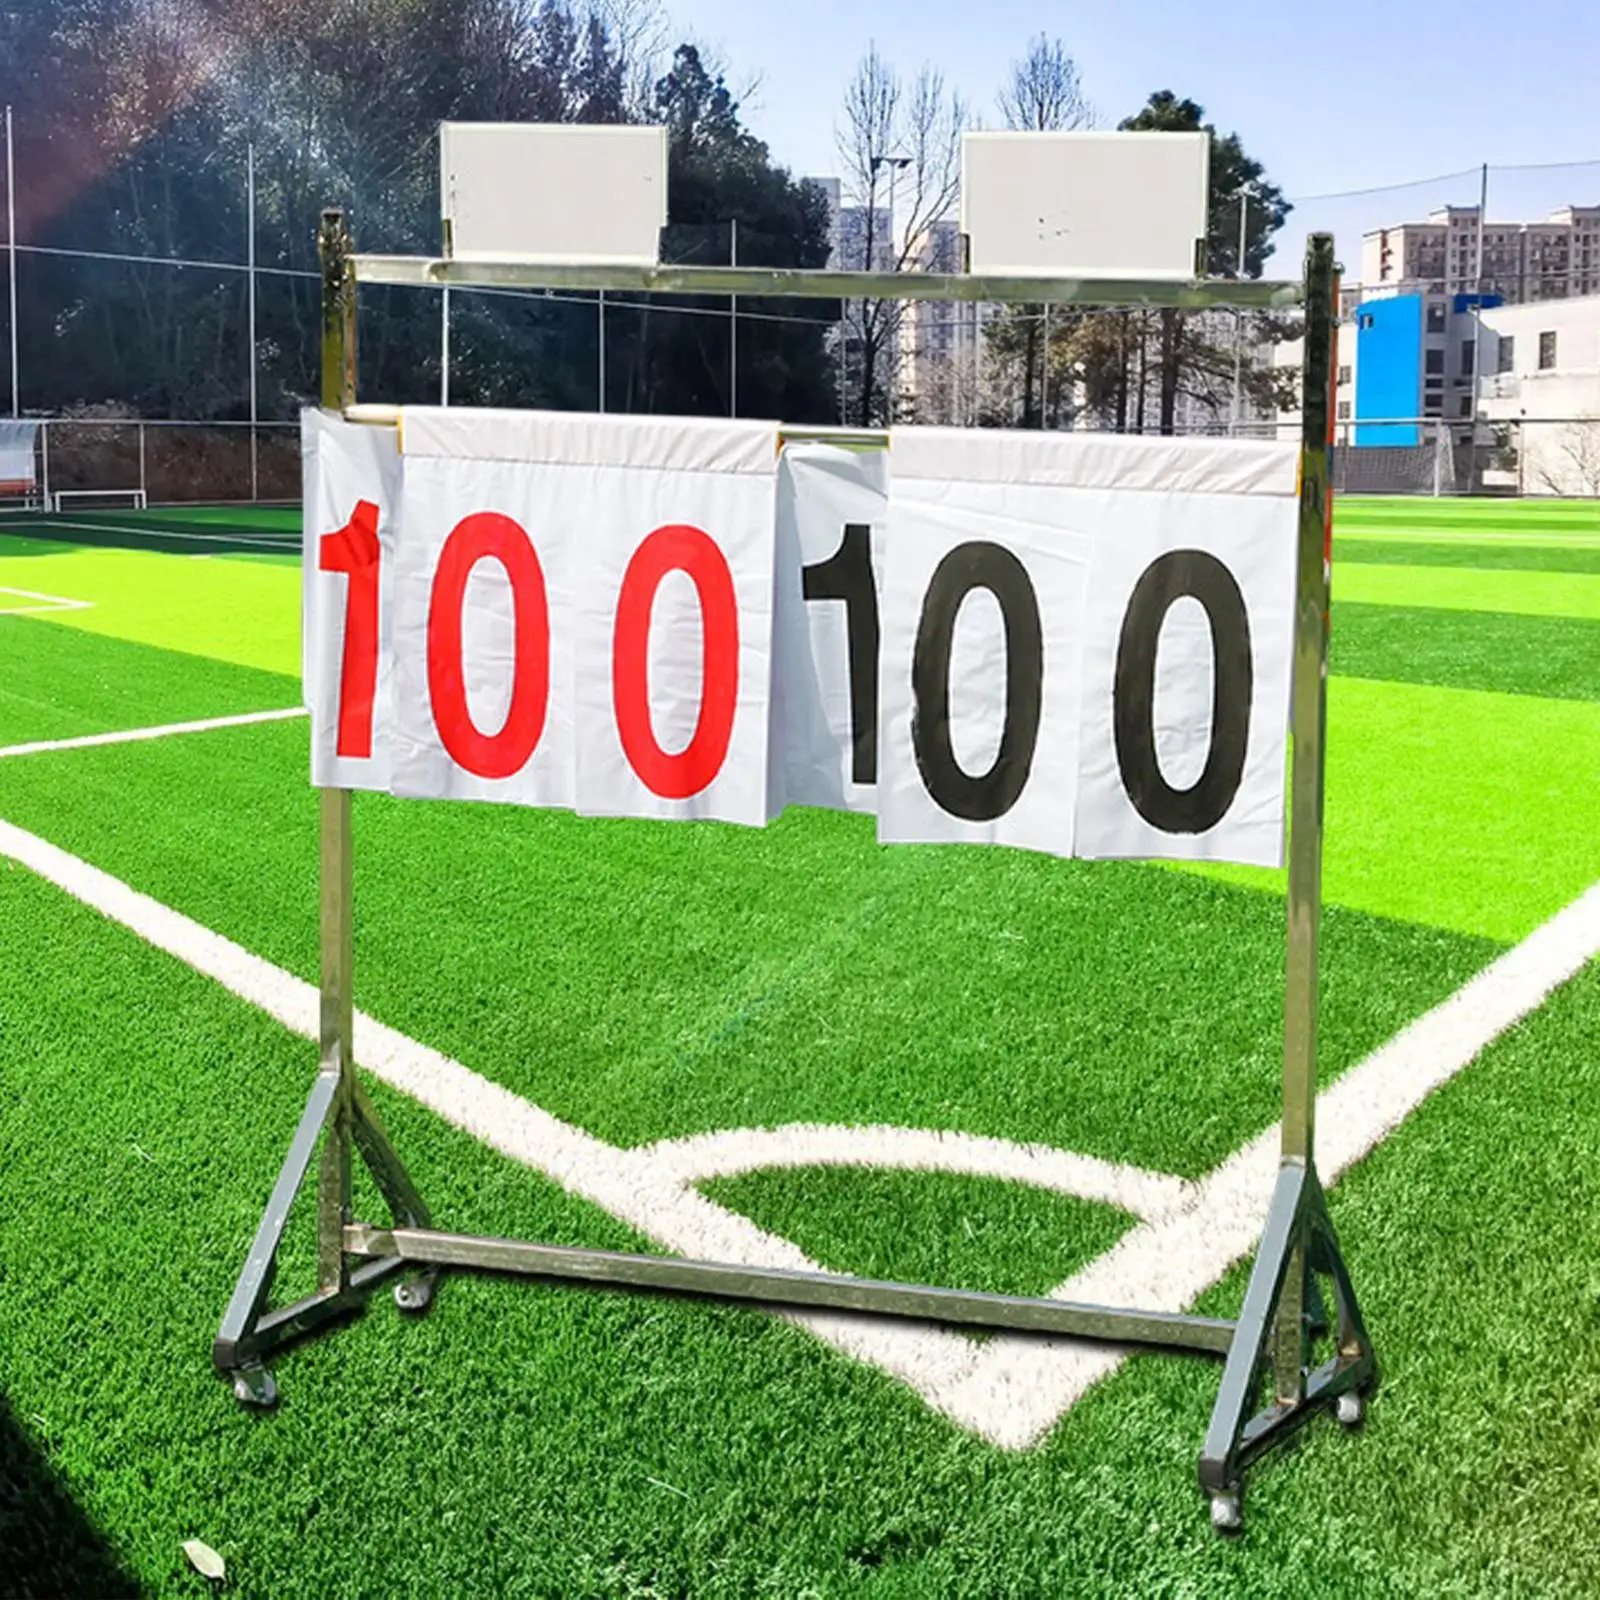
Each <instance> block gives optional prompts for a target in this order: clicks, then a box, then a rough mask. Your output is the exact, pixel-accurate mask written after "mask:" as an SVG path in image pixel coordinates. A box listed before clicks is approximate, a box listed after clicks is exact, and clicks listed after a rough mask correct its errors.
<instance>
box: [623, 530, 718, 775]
mask: <svg viewBox="0 0 1600 1600" xmlns="http://www.w3.org/2000/svg"><path fill="white" fill-rule="evenodd" d="M669 572H686V573H687V574H688V575H689V577H690V578H691V579H692V580H693V582H694V586H695V590H696V592H697V593H698V594H699V597H700V636H701V648H702V658H703V661H704V669H703V674H702V677H701V687H700V716H699V718H698V720H697V721H696V723H695V729H694V737H693V738H692V739H691V740H690V741H689V743H688V744H687V745H686V746H685V747H684V749H682V750H681V751H679V752H678V754H677V755H670V754H668V752H667V751H665V750H663V749H662V748H661V746H660V745H659V744H658V743H657V742H656V735H655V729H654V728H653V727H652V726H651V722H650V678H649V674H650V611H651V607H652V606H653V605H654V604H655V598H656V591H657V590H658V589H659V588H660V587H661V580H662V579H663V578H665V577H666V575H667V574H668V573H669ZM611 691H612V698H613V701H614V703H615V705H616V711H617V732H618V734H619V735H620V736H621V738H622V749H623V753H624V754H625V755H626V756H627V758H628V761H629V763H630V765H631V766H632V767H633V770H634V771H635V772H636V773H638V775H639V778H640V780H641V781H642V782H643V783H644V785H645V787H646V788H648V789H649V790H650V791H651V792H652V793H653V794H658V795H660V796H661V797H662V798H663V799H665V800H686V799H688V798H689V796H690V795H692V794H699V792H700V791H701V790H702V789H704V788H705V787H706V785H707V784H709V783H710V782H711V781H712V779H713V778H715V777H716V775H717V773H718V772H720V771H721V770H722V763H723V761H724V760H725V759H726V758H727V754H728V741H729V740H730V739H731V738H732V737H733V714H734V711H735V709H736V707H737V704H738V698H739V607H738V603H737V601H736V600H735V598H734V592H733V574H732V573H731V572H729V570H728V563H727V559H726V558H725V557H724V556H723V554H722V552H721V551H720V550H719V549H718V548H717V545H716V542H715V541H714V540H713V539H712V538H711V536H710V534H708V533H704V532H702V531H701V530H700V529H699V528H692V527H689V526H687V525H686V524H681V523H680V524H672V525H669V526H667V527H664V528H657V529H656V531H655V532H654V533H652V534H651V535H650V537H649V538H648V539H646V540H645V541H644V543H643V544H641V545H640V546H639V548H638V549H637V550H636V551H634V553H633V559H632V560H631V561H630V562H629V563H628V570H627V572H626V574H625V575H624V576H623V579H622V593H621V594H620V595H619V597H618V599H617V622H616V632H615V635H614V638H613V643H612V656H611Z"/></svg>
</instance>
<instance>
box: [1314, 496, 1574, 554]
mask: <svg viewBox="0 0 1600 1600" xmlns="http://www.w3.org/2000/svg"><path fill="white" fill-rule="evenodd" d="M1333 515H1334V527H1335V531H1336V532H1338V533H1345V532H1361V533H1365V534H1373V535H1384V534H1394V533H1398V534H1399V536H1400V537H1401V538H1416V537H1417V536H1418V534H1420V533H1443V534H1450V535H1456V536H1460V537H1463V538H1471V539H1507V538H1510V539H1516V538H1527V539H1533V540H1536V541H1544V542H1548V543H1556V542H1558V541H1561V542H1565V541H1573V542H1577V543H1586V542H1588V541H1591V540H1600V500H1556V499H1535V500H1503V499H1496V498H1492V497H1491V498H1483V499H1469V500H1453V499H1449V498H1444V499H1432V498H1429V497H1427V496H1405V495H1391V496H1388V497H1386V498H1370V497H1359V496H1354V497H1347V496H1343V495H1341V496H1339V497H1337V498H1336V499H1335V502H1334V511H1333Z"/></svg>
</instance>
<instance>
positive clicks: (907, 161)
mask: <svg viewBox="0 0 1600 1600" xmlns="http://www.w3.org/2000/svg"><path fill="white" fill-rule="evenodd" d="M910 165H911V157H910V156H873V157H872V176H873V178H874V179H876V178H877V175H878V169H879V168H880V167H887V168H888V169H889V270H890V271H891V272H898V271H899V270H900V254H899V251H898V250H897V249H896V248H895V240H894V188H895V181H896V179H898V178H899V176H900V174H901V172H902V171H903V170H904V169H905V168H906V167H909V166H910ZM870 188H871V190H872V191H876V189H877V184H876V182H874V183H873V184H872V185H871V186H870ZM875 198H876V194H875V192H873V193H869V194H868V196H867V239H868V248H867V259H866V261H865V263H864V265H865V267H866V269H867V271H868V272H872V271H874V270H876V265H877V264H876V263H875V262H874V261H873V259H872V249H871V239H872V234H873V217H872V212H873V211H874V210H875V209H876V208H875V207H874V205H873V203H872V202H873V201H874V199H875ZM899 327H900V317H899V307H898V305H897V306H896V307H895V310H894V311H893V312H891V313H890V317H889V330H890V331H891V332H894V333H897V332H898V330H899ZM887 353H888V352H887V351H885V354H886V355H887ZM895 355H896V361H895V365H896V366H898V365H899V360H898V356H899V352H898V351H896V352H895ZM871 398H872V397H871V396H870V395H863V396H862V397H861V403H862V416H861V420H862V423H863V424H865V423H866V422H867V421H868V418H867V415H866V412H867V408H868V407H869V405H870V403H871ZM889 412H890V420H891V421H893V413H894V395H893V391H892V390H891V391H890V396H889Z"/></svg>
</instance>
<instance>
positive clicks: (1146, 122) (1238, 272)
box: [1120, 89, 1290, 433]
mask: <svg viewBox="0 0 1600 1600" xmlns="http://www.w3.org/2000/svg"><path fill="white" fill-rule="evenodd" d="M1120 126H1121V127H1122V128H1123V129H1126V130H1129V131H1136V132H1148V133H1205V134H1207V135H1208V136H1209V137H1210V140H1211V177H1210V195H1209V198H1208V204H1207V234H1206V258H1205V269H1206V272H1207V274H1208V275H1209V276H1212V277H1245V278H1259V277H1260V276H1261V269H1262V264H1263V263H1264V261H1265V260H1266V256H1267V252H1268V250H1269V249H1270V248H1271V244H1272V237H1273V235H1274V234H1275V233H1277V231H1278V230H1279V229H1280V228H1281V227H1282V226H1283V224H1284V222H1285V220H1286V219H1287V218H1288V215H1289V210H1290V207H1289V202H1288V201H1287V200H1285V199H1284V197H1283V191H1282V190H1281V189H1279V188H1278V187H1277V186H1276V185H1275V184H1272V183H1269V182H1268V181H1267V178H1266V172H1265V169H1264V168H1263V167H1262V165H1261V163H1260V162H1259V161H1257V160H1255V159H1254V158H1253V157H1251V156H1249V155H1247V154H1246V153H1245V150H1244V147H1243V145H1242V144H1241V143H1240V140H1239V136H1238V134H1236V133H1229V134H1220V133H1218V132H1217V130H1216V128H1215V127H1214V126H1212V124H1211V123H1209V122H1207V121H1206V120H1205V111H1204V110H1203V109H1202V108H1201V107H1200V106H1199V105H1197V104H1196V103H1195V102H1194V101H1193V100H1180V99H1179V98H1178V97H1177V96H1176V95H1175V94H1173V93H1172V91H1171V90H1170V89H1162V90H1159V91H1158V92H1157V93H1155V94H1153V95H1151V96H1150V99H1149V101H1148V103H1147V104H1146V105H1145V106H1144V107H1143V108H1142V109H1141V110H1140V111H1139V112H1138V113H1137V114H1136V115H1134V116H1131V117H1128V118H1127V119H1126V120H1125V121H1123V122H1122V123H1121V124H1120ZM1241 208H1243V216H1244V221H1245V251H1244V259H1243V260H1242V261H1241V260H1240V256H1239V224H1240V217H1241ZM1246 322H1247V324H1248V326H1246V327H1244V328H1243V329H1239V328H1234V329H1231V330H1230V333H1229V335H1228V336H1227V337H1223V336H1222V335H1220V333H1219V325H1218V323H1217V321H1216V319H1215V318H1214V317H1213V318H1211V319H1206V318H1204V317H1200V316H1194V315H1189V314H1186V313H1184V312H1180V311H1174V310H1164V311H1162V312H1160V313H1159V314H1158V315H1157V316H1155V317H1154V318H1153V319H1152V318H1144V319H1141V325H1140V347H1141V348H1140V355H1141V361H1142V363H1143V364H1142V366H1141V374H1145V373H1148V374H1149V375H1150V376H1151V377H1153V380H1154V383H1155V385H1156V390H1157V394H1156V399H1157V425H1158V426H1159V428H1160V431H1161V432H1162V433H1171V432H1172V431H1173V426H1174V421H1175V417H1176V413H1177V405H1178V397H1179V395H1180V394H1187V395H1188V396H1189V397H1190V398H1192V399H1194V400H1197V401H1199V402H1200V403H1201V404H1202V405H1204V406H1207V407H1209V408H1210V409H1212V410H1213V411H1215V412H1219V413H1220V411H1221V408H1222V405H1223V404H1224V403H1225V401H1226V400H1231V393H1230V390H1231V385H1232V374H1233V365H1234V355H1233V342H1234V339H1235V338H1236V337H1240V336H1242V337H1243V338H1244V339H1246V340H1247V341H1251V340H1255V341H1259V340H1260V339H1261V338H1262V337H1263V336H1265V335H1269V334H1270V332H1271V330H1270V329H1269V328H1268V326H1267V325H1266V324H1265V323H1264V322H1263V321H1262V320H1261V319H1256V318H1247V319H1246ZM1152 323H1153V337H1154V339H1155V343H1156V348H1155V351H1154V353H1153V355H1152V354H1151V353H1150V352H1149V351H1148V349H1147V345H1148V340H1149V338H1150V337H1151V332H1152V328H1151V325H1152ZM1241 377H1242V380H1243V381H1245V382H1246V383H1248V384H1249V386H1250V389H1249V391H1247V394H1246V398H1251V397H1254V398H1257V399H1266V398H1267V394H1266V392H1265V390H1264V389H1263V388H1262V385H1263V384H1270V375H1262V374H1253V373H1248V372H1246V373H1243V374H1241ZM1143 397H1144V396H1143V390H1142V389H1141V391H1140V396H1139V398H1140V399H1141V400H1142V399H1143Z"/></svg>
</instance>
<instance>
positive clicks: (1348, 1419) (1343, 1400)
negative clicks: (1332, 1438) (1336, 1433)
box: [1334, 1389, 1367, 1428]
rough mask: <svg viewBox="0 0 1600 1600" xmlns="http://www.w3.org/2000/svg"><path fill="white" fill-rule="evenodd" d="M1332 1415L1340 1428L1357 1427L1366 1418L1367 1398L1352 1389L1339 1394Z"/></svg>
mask: <svg viewBox="0 0 1600 1600" xmlns="http://www.w3.org/2000/svg"><path fill="white" fill-rule="evenodd" d="M1334 1415H1335V1416H1336V1417H1338V1419H1339V1426H1340V1427H1341V1428H1359V1427H1360V1426H1361V1424H1362V1423H1363V1422H1365V1421H1366V1419H1367V1398H1366V1396H1365V1395H1363V1394H1358V1393H1357V1392H1356V1391H1355V1390H1354V1389H1350V1390H1347V1391H1346V1392H1345V1393H1344V1394H1342V1395H1340V1396H1339V1400H1338V1404H1337V1408H1336V1409H1335V1412H1334Z"/></svg>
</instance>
